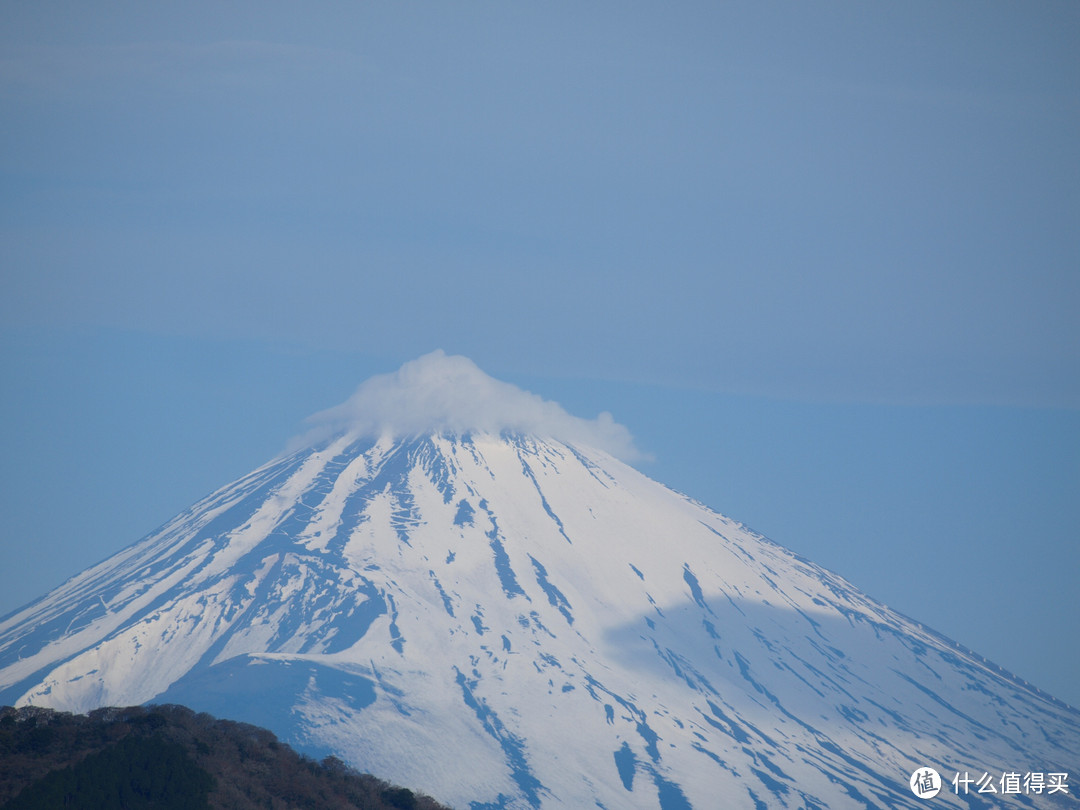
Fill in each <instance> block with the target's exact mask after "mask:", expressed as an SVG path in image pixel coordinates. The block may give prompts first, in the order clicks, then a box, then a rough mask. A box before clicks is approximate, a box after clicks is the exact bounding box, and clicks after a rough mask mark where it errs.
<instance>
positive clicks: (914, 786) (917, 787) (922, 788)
mask: <svg viewBox="0 0 1080 810" xmlns="http://www.w3.org/2000/svg"><path fill="white" fill-rule="evenodd" d="M909 784H910V785H911V792H912V793H914V794H915V795H916V796H918V797H919V798H920V799H932V798H934V797H935V796H937V795H938V792H939V791H940V790H941V775H940V774H939V773H938V772H937V771H935V770H934V769H933V768H919V769H918V770H916V771H915V772H914V773H912V774H911V780H910V782H909Z"/></svg>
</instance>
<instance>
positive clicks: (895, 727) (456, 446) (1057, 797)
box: [0, 352, 1080, 810]
mask: <svg viewBox="0 0 1080 810" xmlns="http://www.w3.org/2000/svg"><path fill="white" fill-rule="evenodd" d="M634 453H635V450H634V448H633V443H632V440H631V439H630V436H629V433H628V432H627V431H626V430H625V429H624V428H622V427H621V426H620V425H618V424H617V423H615V422H614V421H613V420H612V419H611V418H610V417H609V416H607V415H602V416H601V417H600V418H598V419H596V420H591V421H590V420H583V419H578V418H575V417H572V416H570V415H568V414H566V413H565V412H564V411H563V410H562V409H561V408H559V406H557V405H555V404H554V403H551V402H546V401H544V400H541V399H540V398H539V397H536V396H534V395H532V394H528V393H526V392H523V391H520V390H519V389H516V388H514V387H513V386H509V385H507V384H505V383H500V382H498V381H495V380H493V379H491V378H490V377H488V376H487V375H485V374H483V372H481V371H480V370H479V369H478V368H476V366H475V365H473V364H472V363H471V361H469V360H467V359H465V358H461V357H448V356H446V355H443V354H442V353H438V352H437V353H434V354H431V355H427V356H425V357H422V358H420V359H419V360H416V361H413V362H412V363H409V364H406V366H404V367H403V368H402V369H401V370H400V371H398V372H396V373H395V374H390V375H384V376H381V377H376V378H373V379H372V380H369V381H368V382H367V383H365V384H364V385H362V386H361V388H360V389H359V390H358V392H357V394H356V395H355V396H354V397H353V398H352V399H351V400H349V401H348V402H347V403H345V404H344V405H342V406H339V407H338V408H335V409H332V410H330V411H326V412H324V413H323V414H320V415H318V417H317V418H316V419H315V424H314V426H313V427H312V430H311V432H310V433H309V434H308V435H307V436H305V437H304V438H303V439H302V440H301V441H299V442H298V443H297V444H296V445H295V446H293V447H292V448H291V449H290V450H288V451H287V452H285V453H284V454H283V455H281V456H280V457H278V458H276V459H274V460H273V461H271V462H270V463H268V464H266V465H265V466H263V467H261V468H259V469H257V470H255V471H254V472H252V473H250V474H248V475H246V476H244V477H243V478H241V479H239V480H238V481H235V482H233V483H231V484H229V485H227V486H225V487H223V488H222V489H220V490H218V491H217V492H215V493H213V494H211V495H209V496H208V497H206V498H204V499H203V500H201V501H199V502H198V503H196V504H195V505H193V506H192V507H191V508H190V509H188V510H187V511H185V512H184V513H182V514H180V515H178V516H177V517H175V518H173V519H172V520H170V521H169V522H168V523H166V524H164V525H163V526H162V527H161V528H159V529H158V530H157V531H155V532H153V533H152V534H150V535H149V536H147V537H145V538H144V539H142V540H140V541H139V542H137V543H136V544H134V545H132V546H130V547H129V548H127V549H125V550H123V551H121V552H119V553H118V554H115V555H114V556H112V557H110V558H109V559H107V560H105V561H104V562H102V563H100V564H98V565H96V566H94V567H92V568H90V569H88V570H87V571H85V572H83V573H81V574H79V575H77V576H75V577H74V578H72V579H71V580H69V581H68V582H66V583H65V584H63V585H62V586H60V587H59V588H57V589H56V590H54V591H53V592H51V593H49V594H48V595H46V596H44V597H43V598H41V599H39V600H38V601H36V602H33V603H31V604H30V605H28V606H26V607H23V608H22V609H20V610H18V611H16V612H14V613H12V614H9V615H8V616H6V617H4V618H3V619H2V620H0V704H15V705H39V706H46V707H51V708H55V709H61V710H66V711H72V712H86V711H88V710H91V709H93V708H96V707H99V706H105V705H131V704H140V703H183V704H185V705H188V706H191V707H192V708H194V709H196V710H199V711H208V712H211V713H213V714H216V715H219V716H224V717H230V718H233V719H237V720H243V721H247V722H253V723H257V724H259V725H264V726H266V727H268V728H270V729H271V730H272V731H274V732H275V733H276V734H277V735H278V736H279V737H281V738H282V739H283V740H285V741H287V742H289V743H290V744H293V745H294V746H296V747H298V748H299V749H300V750H303V751H306V752H309V753H313V754H316V755H323V754H330V753H332V754H334V755H336V756H338V757H340V758H341V759H343V760H345V761H346V762H348V763H349V764H351V765H353V766H354V767H357V768H359V769H361V770H365V771H370V772H372V773H374V774H377V775H378V776H380V777H381V778H385V779H390V780H392V781H394V782H398V783H401V784H407V785H411V786H414V787H416V788H419V789H422V790H423V791H425V792H427V793H430V794H431V795H432V796H434V797H436V798H437V799H439V800H441V801H444V802H448V803H450V804H453V805H455V806H457V807H461V808H465V807H469V808H473V810H481V809H482V808H554V807H567V808H585V807H601V808H608V810H615V808H661V810H678V809H681V808H698V809H700V808H761V807H784V808H824V807H829V808H848V807H850V808H855V807H858V808H863V807H905V808H916V807H923V806H926V804H927V803H926V801H925V800H923V799H921V798H919V797H917V796H916V795H915V794H914V793H913V791H912V789H911V788H910V787H909V777H911V775H912V773H913V772H915V771H916V770H918V769H923V768H934V769H936V770H937V771H939V772H940V773H941V774H942V782H943V785H942V789H941V792H940V794H939V795H938V796H937V797H936V798H935V799H933V800H932V802H931V804H932V803H935V802H936V803H940V804H942V805H945V806H954V807H988V806H999V805H1001V806H1015V807H1057V806H1070V807H1071V806H1076V805H1077V801H1076V797H1075V795H1074V794H1073V793H1072V792H1068V793H1066V792H1065V791H1064V790H1057V791H1053V792H1051V791H1049V790H1048V789H1044V790H1042V791H1040V792H1036V791H1034V790H1026V789H1025V790H1023V791H1020V790H1018V791H1016V792H1012V791H1005V790H1004V788H1005V785H1004V783H1003V782H999V777H1002V779H1003V777H1004V775H1005V774H1008V773H1014V772H1015V773H1018V774H1021V775H1024V774H1028V773H1036V772H1037V773H1039V774H1049V773H1057V774H1069V773H1072V774H1073V775H1075V774H1076V773H1077V772H1078V771H1080V767H1077V766H1078V765H1080V712H1077V711H1076V710H1075V709H1073V708H1071V707H1069V706H1067V705H1065V704H1063V703H1061V702H1059V701H1057V700H1055V699H1054V698H1052V697H1051V696H1049V695H1047V694H1045V693H1042V692H1040V691H1038V690H1037V689H1035V688H1033V687H1031V686H1029V685H1027V684H1026V683H1024V682H1022V681H1020V680H1018V679H1017V678H1015V677H1014V676H1012V675H1010V674H1009V673H1007V672H1005V671H1003V670H1002V669H1000V668H999V667H997V666H995V665H994V664H992V663H990V662H988V661H986V660H984V659H983V658H981V657H980V656H978V655H976V654H974V653H972V652H971V651H969V650H967V649H965V648H964V647H961V646H960V645H958V644H957V643H955V642H953V641H951V640H949V639H947V638H944V637H943V636H941V635H939V634H937V633H935V632H934V631H932V630H930V629H928V628H926V627H924V626H922V625H921V624H919V623H917V622H915V621H913V620H911V619H908V618H906V617H904V616H902V615H899V614H897V613H896V612H894V611H892V610H890V609H889V608H888V607H886V606H884V605H882V604H880V603H878V602H876V601H874V600H873V599H872V598H870V597H869V596H867V595H865V594H863V593H861V592H860V591H859V590H858V589H857V588H856V587H854V586H853V585H852V584H850V583H849V582H847V581H845V580H844V579H842V578H841V577H839V576H837V575H835V574H833V573H830V572H829V571H826V570H824V569H822V568H820V567H818V566H816V565H814V564H813V563H811V562H809V561H807V560H805V559H802V558H801V557H799V556H797V555H795V554H793V553H791V552H790V551H787V550H786V549H784V548H782V547H780V546H778V545H775V544H774V543H772V542H770V541H769V540H767V539H765V538H764V537H762V536H760V535H758V534H756V533H754V532H752V531H750V530H749V529H747V528H746V527H744V526H742V525H740V524H738V523H736V522H734V521H732V520H730V519H728V518H726V517H724V516H722V515H720V514H717V513H716V512H713V511H711V510H710V509H708V508H706V507H705V506H703V505H702V504H700V503H696V502H694V501H692V500H690V499H688V498H687V497H685V496H683V495H680V494H678V493H676V492H674V491H672V490H670V489H667V488H666V487H664V486H662V485H661V484H658V483H656V482H654V481H652V480H650V479H649V478H647V477H645V476H644V475H642V474H641V473H639V472H638V471H636V470H635V469H634V468H633V467H631V466H629V465H628V464H627V463H625V462H624V461H621V460H619V458H623V459H631V460H632V459H633V457H634ZM953 773H958V774H959V773H968V774H971V777H972V779H977V778H979V777H982V776H983V774H984V773H986V774H990V775H991V776H992V777H993V781H992V782H991V784H992V786H993V787H995V788H996V791H995V794H994V795H987V794H986V793H985V792H984V793H982V794H980V793H979V792H978V791H977V788H976V785H975V784H974V782H973V783H972V784H971V785H970V789H969V790H967V791H966V792H965V791H964V790H961V789H959V788H957V789H954V788H953V786H952V785H950V784H949V783H948V780H949V779H951V778H952V775H953Z"/></svg>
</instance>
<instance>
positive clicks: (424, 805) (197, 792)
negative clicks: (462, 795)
mask: <svg viewBox="0 0 1080 810" xmlns="http://www.w3.org/2000/svg"><path fill="white" fill-rule="evenodd" d="M0 808H2V810H45V809H46V808H47V810H61V809H63V810H173V808H175V810H256V809H257V810H308V808H310V810H326V809H327V808H360V810H390V809H391V808H393V810H448V808H446V807H445V805H441V804H439V803H438V802H436V801H435V800H434V799H432V798H431V797H429V796H425V795H423V794H421V793H416V792H414V791H412V790H410V789H408V788H404V787H397V786H394V785H391V784H389V783H387V782H384V781H382V780H381V779H377V778H375V777H374V776H371V775H368V774H361V773H358V772H357V771H354V770H353V769H351V768H349V767H347V766H346V765H345V764H344V763H343V762H341V760H339V759H337V758H336V757H327V758H326V759H324V760H322V762H317V761H315V760H313V759H311V758H309V757H306V756H302V755H301V754H298V753H296V752H295V751H294V750H293V749H292V748H290V747H289V746H288V745H285V744H284V743H281V742H279V741H278V740H277V738H276V737H275V736H274V735H273V734H272V733H271V732H269V731H267V730H266V729H263V728H258V727H256V726H251V725H248V724H246V723H236V722H233V721H231V720H218V719H216V718H214V717H211V716H210V715H208V714H196V713H195V712H193V711H192V710H191V709H188V708H186V707H184V706H150V707H142V706H133V707H129V708H123V709H119V708H105V709H96V710H95V711H92V712H90V713H89V714H88V715H78V714H69V713H66V712H56V711H53V710H51V709H42V708H37V707H33V706H29V707H24V708H20V709H14V708H12V707H10V706H5V707H3V708H0Z"/></svg>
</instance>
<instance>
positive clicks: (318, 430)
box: [303, 350, 643, 461]
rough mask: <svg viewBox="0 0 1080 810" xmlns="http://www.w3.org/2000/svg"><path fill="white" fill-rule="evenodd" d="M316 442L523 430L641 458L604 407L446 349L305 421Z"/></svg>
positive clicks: (370, 383) (308, 438)
mask: <svg viewBox="0 0 1080 810" xmlns="http://www.w3.org/2000/svg"><path fill="white" fill-rule="evenodd" d="M307 421H308V422H309V423H310V424H311V425H312V426H313V427H312V430H311V431H310V432H309V433H308V434H307V435H306V436H305V437H303V441H304V442H310V441H314V440H317V439H319V438H323V437H326V436H328V435H332V434H336V433H351V434H355V435H358V436H372V437H380V436H386V435H391V436H410V435H417V434H423V433H431V432H441V433H466V432H482V433H493V434H499V433H503V432H511V433H525V434H531V435H536V436H541V437H545V438H552V439H557V440H559V441H564V442H567V443H570V444H580V445H587V446H590V447H595V448H597V449H600V450H604V451H605V452H608V453H610V454H611V455H613V456H615V457H616V458H620V459H622V460H624V461H633V460H637V459H641V458H643V455H642V454H641V452H640V451H639V450H638V449H637V448H636V447H635V446H634V439H633V437H632V436H631V435H630V431H629V430H628V429H627V428H626V427H625V426H624V425H621V424H619V423H618V422H616V421H615V420H614V418H612V416H611V414H610V413H607V412H604V413H601V414H600V415H599V416H597V417H596V418H595V419H582V418H581V417H577V416H572V415H571V414H569V413H567V412H566V411H565V410H564V409H563V408H562V406H561V405H559V404H558V403H556V402H552V401H550V400H546V399H543V398H542V397H540V396H538V395H536V394H533V393H531V392H529V391H524V390H522V389H521V388H518V387H517V386H515V385H511V384H510V383H506V382H502V381H500V380H496V379H494V378H493V377H490V376H489V375H487V374H485V373H484V372H483V371H481V370H480V369H479V368H478V367H477V365H476V364H475V363H474V362H473V361H472V360H470V359H469V358H467V357H462V356H461V355H447V354H446V353H445V352H443V351H442V350H437V351H434V352H431V353H430V354H425V355H424V356H423V357H420V358H418V359H416V360H412V361H410V362H408V363H406V364H405V365H403V366H402V367H401V368H400V369H398V370H397V371H395V372H393V373H391V374H380V375H377V376H375V377H372V378H371V379H369V380H367V381H365V382H364V383H362V384H361V385H360V387H359V388H357V389H356V393H354V394H353V395H352V396H351V397H349V399H348V400H346V401H345V402H343V403H342V404H341V405H338V406H336V407H333V408H329V409H327V410H325V411H321V412H319V413H317V414H315V415H313V416H311V417H309V419H308V420H307Z"/></svg>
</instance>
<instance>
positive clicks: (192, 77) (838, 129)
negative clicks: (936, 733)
mask: <svg viewBox="0 0 1080 810" xmlns="http://www.w3.org/2000/svg"><path fill="white" fill-rule="evenodd" d="M0 120H2V122H3V126H2V127H0V375H2V376H0V379H2V380H3V397H2V400H0V416H2V420H0V613H6V612H8V611H9V610H11V609H14V608H15V607H17V606H18V605H20V604H22V603H24V602H26V601H28V600H30V599H32V598H34V597H36V596H39V595H41V594H42V593H44V592H45V591H46V590H48V589H49V588H51V587H53V586H55V585H57V584H59V583H60V582H61V581H62V580H63V579H65V578H66V577H68V576H70V575H71V574H74V573H76V572H77V571H78V570H80V569H81V568H83V567H85V566H86V565H88V564H90V563H93V562H95V561H97V560H99V559H101V558H103V557H105V556H107V555H108V554H110V553H112V552H114V551H116V550H118V549H120V548H122V547H123V546H125V545H128V544H129V543H131V542H133V541H134V540H136V539H137V538H138V537H140V536H141V535H143V534H144V533H146V532H147V531H149V530H151V529H153V528H154V527H155V526H156V525H157V524H159V523H161V522H163V521H165V520H166V519H168V518H169V517H171V516H172V515H173V514H175V513H176V512H178V511H179V510H181V509H183V508H184V507H186V506H187V505H189V504H190V503H191V502H192V501H194V500H195V499H196V498H198V497H200V496H202V495H204V494H206V493H207V492H209V491H211V490H212V489H214V488H216V487H218V486H220V485H222V484H224V483H226V482H227V481H229V480H230V479H232V478H233V477H235V476H238V475H240V474H242V473H244V472H246V471H248V470H249V469H251V468H253V467H254V466H256V465H258V464H260V463H262V462H263V461H265V460H267V459H268V458H269V457H271V456H273V455H274V454H275V453H277V452H278V451H279V450H281V448H282V447H283V446H284V444H285V442H286V441H287V439H288V438H289V437H290V436H293V435H295V434H296V433H298V432H300V430H301V429H302V427H303V426H302V420H303V418H304V417H305V416H307V415H308V414H311V413H313V412H315V411H317V410H320V409H323V408H326V407H329V406H331V405H334V404H337V403H338V402H341V401H342V400H344V399H345V398H346V397H347V396H348V395H349V394H350V393H351V392H352V391H353V389H354V388H355V387H356V385H357V384H358V383H359V382H360V381H361V380H363V379H364V378H366V377H367V376H369V375H371V374H375V373H382V372H387V371H391V370H393V369H395V368H397V367H398V366H399V365H400V364H401V363H402V362H404V361H406V360H409V359H412V358H414V357H416V356H418V355H421V354H423V353H426V352H428V351H431V350H432V349H435V348H443V349H445V350H446V351H447V352H450V353H460V354H465V355H467V356H469V357H471V358H472V359H473V360H475V361H476V362H477V363H478V364H479V365H480V367H481V368H483V369H484V370H485V371H487V372H488V373H490V374H492V375H493V376H496V377H499V378H501V379H505V380H508V381H510V382H513V383H516V384H518V385H520V386H522V387H525V388H527V389H529V390H532V391H535V392H536V393H539V394H541V395H543V396H545V397H547V398H550V399H555V400H557V401H559V402H561V403H562V404H563V405H564V406H565V407H566V408H567V409H568V410H570V411H571V412H572V413H576V414H579V415H581V416H586V417H593V416H595V415H596V413H597V412H599V411H601V410H609V411H611V412H612V413H613V414H614V415H615V417H616V419H618V420H619V421H621V422H622V423H624V424H626V425H627V426H628V427H629V428H630V429H631V431H632V432H633V434H634V435H635V437H636V438H637V441H638V444H639V446H641V447H642V448H643V449H644V450H646V451H648V452H650V453H651V454H652V455H653V456H654V457H655V460H654V461H651V462H645V463H642V464H640V465H639V466H640V467H641V468H642V469H643V470H644V471H645V472H646V473H648V474H650V475H652V476H653V477H654V478H657V479H658V480H660V481H663V482H664V483H667V484H669V485H671V486H674V487H676V488H678V489H680V490H682V491H685V492H687V493H689V494H691V495H693V496H694V497H696V498H698V499H699V500H702V501H704V502H705V503H707V504H708V505H710V506H712V507H714V508H716V509H717V510H719V511H721V512H724V513H725V514H728V515H730V516H731V517H733V518H735V519H737V520H741V521H743V522H746V523H748V524H749V525H750V526H752V527H753V528H755V529H757V530H758V531H761V532H762V533H764V534H766V535H767V536H769V537H771V538H772V539H774V540H776V541H777V542H780V543H781V544H783V545H786V546H788V547H789V548H792V549H793V550H795V551H798V552H799V553H802V554H804V555H806V556H808V557H810V558H811V559H813V560H815V561H816V562H819V563H821V564H823V565H826V566H828V567H830V568H832V569H834V570H836V571H838V572H839V573H841V574H843V575H845V576H847V577H848V578H849V579H851V580H852V581H853V582H855V583H856V584H857V585H859V586H860V587H862V588H863V589H865V590H866V591H867V592H869V593H870V594H871V595H873V596H875V597H877V598H879V599H881V600H883V601H885V602H886V603H888V604H890V605H891V606H893V607H895V608H897V609H899V610H901V611H902V612H904V613H906V614H908V615H910V616H912V617H914V618H916V619H918V620H920V621H923V622H925V623H926V624H928V625H930V626H932V627H934V628H936V629H938V630H940V631H942V632H944V633H946V634H947V635H950V636H952V637H953V638H955V639H957V640H958V641H960V642H962V643H964V644H966V645H968V646H970V647H972V648H974V649H976V650H977V651H979V652H981V653H983V654H985V655H986V656H988V657H989V658H991V659H992V660H994V661H996V662H998V663H1000V664H1002V665H1003V666H1005V667H1007V668H1009V669H1011V670H1012V671H1014V672H1016V673H1017V674H1018V675H1020V676H1021V677H1024V678H1027V679H1029V680H1031V681H1032V682H1034V683H1035V684H1036V685H1038V686H1041V687H1043V688H1045V689H1048V690H1049V691H1051V692H1052V693H1054V694H1056V695H1058V696H1060V697H1061V698H1063V699H1065V700H1068V701H1069V702H1071V703H1073V704H1074V705H1078V704H1080V686H1078V685H1077V681H1076V677H1075V673H1076V672H1078V671H1080V652H1078V650H1077V646H1076V644H1075V642H1074V641H1073V636H1074V635H1075V632H1076V627H1077V626H1080V596H1078V593H1080V591H1078V589H1077V582H1076V579H1077V572H1078V571H1080V548H1078V543H1077V540H1078V539H1080V538H1078V530H1077V526H1078V525H1080V521H1078V519H1080V318H1078V317H1077V312H1078V311H1080V147H1078V146H1077V144H1078V142H1080V139H1078V138H1077V132H1080V6H1077V5H1076V4H1075V3H1039V4H1016V3H995V2H978V3H965V2H957V3H949V4H943V3H936V2H934V3H918V2H914V3H904V4H892V5H885V4H868V3H833V4H824V3H815V4H805V3H758V2H754V3H731V4H722V3H683V4H679V5H678V6H677V7H668V6H665V7H660V6H658V5H657V4H644V3H640V4H639V3H594V4H588V5H586V6H584V7H582V6H581V5H580V4H569V3H545V4H535V5H531V6H530V5H525V4H504V3H469V4H453V5H450V4H441V5H436V4H431V5H422V4H417V3H382V4H375V3H370V4H359V3H333V4H331V3H325V4H316V6H315V7H314V8H311V7H308V6H305V7H304V8H303V9H301V8H300V7H298V6H296V5H295V4H286V3H259V4H253V3H246V2H231V3H226V4H222V3H198V2H191V3H184V4H177V5H176V6H174V7H172V9H171V10H169V9H163V8H161V7H160V4H145V3H109V4H93V7H91V6H90V4H84V3H74V2H71V3H49V2H40V3H33V4H26V3H4V4H3V5H0Z"/></svg>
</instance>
